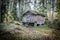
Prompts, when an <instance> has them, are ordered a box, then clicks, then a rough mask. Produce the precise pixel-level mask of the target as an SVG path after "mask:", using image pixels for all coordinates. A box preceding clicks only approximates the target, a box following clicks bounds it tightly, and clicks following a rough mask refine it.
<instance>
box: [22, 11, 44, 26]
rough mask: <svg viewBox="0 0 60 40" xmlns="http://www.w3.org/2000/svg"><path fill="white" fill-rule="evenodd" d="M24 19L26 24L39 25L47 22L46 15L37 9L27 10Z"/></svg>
mask: <svg viewBox="0 0 60 40" xmlns="http://www.w3.org/2000/svg"><path fill="white" fill-rule="evenodd" d="M22 21H23V24H24V25H26V26H28V25H30V26H34V25H36V26H39V25H42V24H44V23H45V16H44V15H43V14H39V13H38V12H36V11H27V12H25V13H24V14H23V18H22Z"/></svg>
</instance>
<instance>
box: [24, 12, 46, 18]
mask: <svg viewBox="0 0 60 40" xmlns="http://www.w3.org/2000/svg"><path fill="white" fill-rule="evenodd" d="M27 14H31V15H40V16H43V17H45V15H43V14H39V13H38V12H36V11H27V12H25V13H24V14H23V16H24V15H27Z"/></svg>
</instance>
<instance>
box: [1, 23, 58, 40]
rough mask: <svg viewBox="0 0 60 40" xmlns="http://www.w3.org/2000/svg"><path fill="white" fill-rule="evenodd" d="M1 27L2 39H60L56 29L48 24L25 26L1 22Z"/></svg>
mask: <svg viewBox="0 0 60 40" xmlns="http://www.w3.org/2000/svg"><path fill="white" fill-rule="evenodd" d="M3 26H4V27H3ZM2 27H3V28H2ZM0 29H2V30H0V40H59V39H55V36H56V34H54V32H53V31H54V29H51V28H49V27H47V25H43V26H40V27H24V26H21V25H16V24H12V23H10V24H6V25H3V24H0Z"/></svg>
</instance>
